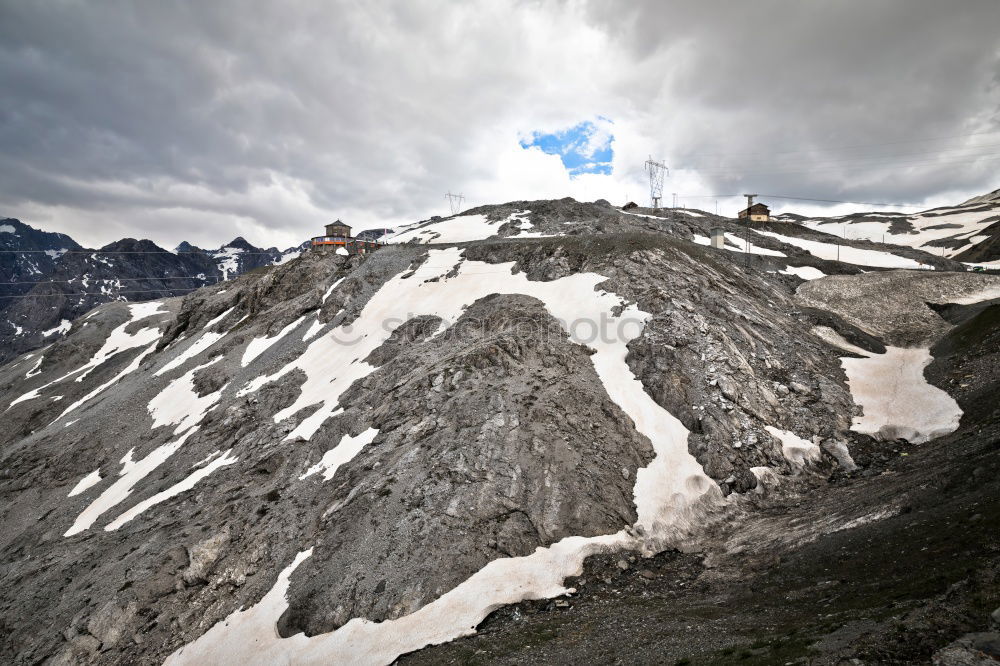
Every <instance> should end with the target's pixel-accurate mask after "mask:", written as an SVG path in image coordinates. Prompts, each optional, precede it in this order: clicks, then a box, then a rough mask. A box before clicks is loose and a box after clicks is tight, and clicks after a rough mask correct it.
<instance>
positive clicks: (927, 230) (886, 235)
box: [802, 208, 1000, 263]
mask: <svg viewBox="0 0 1000 666" xmlns="http://www.w3.org/2000/svg"><path fill="white" fill-rule="evenodd" d="M928 212H930V211H927V212H924V213H919V214H917V215H909V216H905V219H906V220H908V221H909V222H910V224H911V225H913V227H914V231H912V232H909V233H906V232H904V233H891V232H890V231H889V229H890V228H891V226H892V218H888V219H887V221H885V222H880V221H873V220H859V221H856V222H844V221H842V220H836V219H831V220H805V221H804V222H803V223H802V224H803V226H806V227H809V228H811V229H816V230H818V231H824V232H826V233H836V234H837V235H840V234H841V233H843V232H844V230H845V229H846V232H847V234H848V237H849V238H868V239H870V240H873V241H876V242H882V241H883V239H884V241H885V242H886V243H891V244H893V245H902V246H905V247H913V248H920V249H923V250H925V251H927V252H931V253H933V254H940V253H941V250H942V248H941V247H934V246H929V245H928V243H931V242H933V241H937V240H941V239H944V238H952V237H962V238H966V239H968V241H969V242H968V243H967V244H965V245H964V246H962V247H959V248H945V253H944V254H945V256H946V257H953V256H955V255H956V254H958V253H960V252H962V251H963V250H967V249H968V248H970V247H972V246H973V245H975V244H976V243H978V242H979V241H981V240H983V239H985V238H986V236H980V237H977V238H978V240H977V239H976V238H973V237H974V236H976V234H978V233H979V232H980V231H982V230H983V229H985V228H986V227H988V226H990V225H991V224H992V223H993V222H992V221H989V218H991V217H996V216H997V215H1000V209H992V210H986V211H968V212H966V211H964V210H963V209H961V208H957V209H951V210H944V211H940V210H939V211H934V212H936V213H944V214H943V215H928V214H927V213H928ZM865 217H886V216H883V215H874V214H870V215H866V216H865ZM896 217H897V219H899V216H896ZM940 225H959V228H944V229H941V228H938V229H934V228H932V227H939V226H940ZM852 263H853V262H852Z"/></svg>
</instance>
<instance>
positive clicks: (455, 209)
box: [444, 192, 465, 215]
mask: <svg viewBox="0 0 1000 666" xmlns="http://www.w3.org/2000/svg"><path fill="white" fill-rule="evenodd" d="M444 198H445V199H447V200H448V206H449V207H450V208H451V214H452V215H458V214H459V213H461V212H462V202H463V201H465V197H463V196H462V195H461V194H452V193H451V192H449V193H448V194H446V195H444Z"/></svg>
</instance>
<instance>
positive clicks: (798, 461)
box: [764, 426, 822, 467]
mask: <svg viewBox="0 0 1000 666" xmlns="http://www.w3.org/2000/svg"><path fill="white" fill-rule="evenodd" d="M764 429H765V430H767V431H768V432H769V433H771V435H773V436H774V437H775V438H776V439H777V440H778V441H780V442H781V455H783V456H785V460H787V461H788V462H790V463H792V464H793V465H798V466H800V467H801V466H803V465H805V464H806V463H808V462H816V461H818V460H819V459H820V457H822V454H821V453H820V450H819V446H817V445H816V444H813V443H812V442H810V441H808V440H805V439H802V438H801V437H799V436H798V435H796V434H795V433H793V432H789V431H788V430H781V429H780V428H775V427H774V426H764Z"/></svg>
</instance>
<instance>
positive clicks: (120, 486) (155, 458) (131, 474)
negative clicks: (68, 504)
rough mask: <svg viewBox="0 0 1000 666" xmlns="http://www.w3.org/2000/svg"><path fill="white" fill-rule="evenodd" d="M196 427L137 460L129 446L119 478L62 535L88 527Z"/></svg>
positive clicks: (126, 494)
mask: <svg viewBox="0 0 1000 666" xmlns="http://www.w3.org/2000/svg"><path fill="white" fill-rule="evenodd" d="M196 430H197V428H192V429H191V430H188V431H187V432H186V433H184V434H183V435H182V436H181V437H180V438H178V439H177V440H175V441H173V442H168V443H167V444H163V445H162V446H158V447H157V448H155V449H153V450H152V451H151V452H150V453H149V455H147V456H146V457H145V458H143V459H142V460H140V461H138V462H135V461H133V460H132V451H131V450H129V452H128V453H126V454H125V456H124V457H123V458H122V459H121V463H122V469H121V471H120V472H118V476H119V477H120V478H119V479H118V480H117V481H115V482H114V483H113V484H112V485H111V486H110V487H109V488H108V489H107V490H105V491H104V492H103V493H101V494H100V496H99V497H98V498H97V499H95V500H94V501H93V502H91V503H90V505H89V506H88V507H87V508H86V509H84V510H83V512H82V513H81V514H80V515H79V516H77V518H76V520H75V521H74V522H73V525H72V526H71V527H70V528H69V529H68V530H66V532H65V534H63V536H67V537H69V536H73V535H74V534H79V533H80V532H83V531H84V530H86V529H89V528H90V526H91V525H93V524H94V522H96V521H97V519H98V518H100V517H101V515H102V514H103V513H104V512H105V511H107V510H109V509H111V508H114V507H115V506H117V505H119V504H121V503H122V502H123V501H125V498H127V497H128V496H129V494H130V493H131V492H132V488H134V487H135V485H136V484H137V483H139V482H140V481H142V480H143V479H144V478H146V476H148V475H149V473H150V472H152V471H153V470H154V469H156V468H157V467H159V466H160V465H161V464H162V463H163V462H164V461H165V460H166V459H167V458H169V457H170V456H172V455H173V454H174V453H175V452H176V451H177V449H179V448H181V446H183V445H184V442H185V441H187V438H188V437H190V436H191V435H193V434H194V433H195V431H196Z"/></svg>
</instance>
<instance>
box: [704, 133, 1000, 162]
mask: <svg viewBox="0 0 1000 666" xmlns="http://www.w3.org/2000/svg"><path fill="white" fill-rule="evenodd" d="M994 134H1000V130H992V131H989V132H972V133H970V134H954V135H951V136H939V137H925V138H922V139H902V140H899V141H883V142H879V143H861V144H854V145H850V146H837V149H838V150H854V149H858V148H877V147H880V146H896V145H900V144H906V143H930V142H933V141H947V140H950V139H965V138H968V137H971V136H986V135H994ZM826 150H829V149H826V148H810V149H809V150H783V151H774V150H768V151H766V152H767V153H768V154H770V155H795V154H804V153H815V152H822V151H826ZM760 152H761V151H754V152H748V153H728V152H727V153H693V154H692V155H693V156H696V157H697V156H700V157H726V156H739V155H758V154H760Z"/></svg>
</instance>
